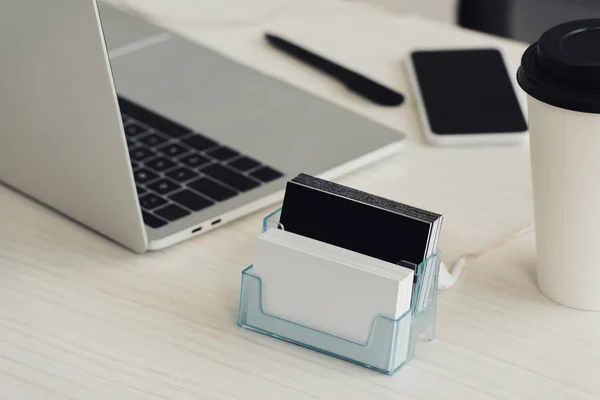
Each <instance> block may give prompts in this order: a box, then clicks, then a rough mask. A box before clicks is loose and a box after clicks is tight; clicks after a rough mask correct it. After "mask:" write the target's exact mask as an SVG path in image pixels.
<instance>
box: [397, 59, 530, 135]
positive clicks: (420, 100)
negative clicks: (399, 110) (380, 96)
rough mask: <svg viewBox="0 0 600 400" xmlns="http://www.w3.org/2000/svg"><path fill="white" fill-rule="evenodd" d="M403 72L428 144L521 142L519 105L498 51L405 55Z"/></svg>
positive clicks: (523, 131) (523, 126)
mask: <svg viewBox="0 0 600 400" xmlns="http://www.w3.org/2000/svg"><path fill="white" fill-rule="evenodd" d="M408 73H409V79H410V80H411V83H412V86H413V90H414V94H415V96H416V100H417V106H418V108H419V114H420V116H421V121H422V125H423V130H424V133H425V138H426V139H427V141H428V142H429V143H431V144H434V145H439V146H457V145H458V146H460V145H486V144H492V145H493V144H517V143H523V142H524V141H526V140H527V122H526V120H525V115H524V112H523V109H524V105H523V104H522V103H521V101H520V100H519V98H518V96H517V92H516V90H517V89H516V86H515V79H512V78H511V76H510V75H509V73H508V69H507V68H506V64H505V62H504V58H503V57H502V53H501V52H500V51H499V50H497V49H470V50H468V49H465V50H436V51H430V50H427V51H415V52H412V53H411V54H410V56H409V57H408Z"/></svg>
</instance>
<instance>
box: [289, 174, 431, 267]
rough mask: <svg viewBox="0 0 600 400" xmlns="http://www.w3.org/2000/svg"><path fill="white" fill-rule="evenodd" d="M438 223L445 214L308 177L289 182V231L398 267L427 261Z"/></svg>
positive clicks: (299, 177) (301, 175)
mask: <svg viewBox="0 0 600 400" xmlns="http://www.w3.org/2000/svg"><path fill="white" fill-rule="evenodd" d="M438 221H441V215H439V214H435V213H431V212H428V211H425V210H420V209H417V208H414V207H410V206H407V205H405V204H402V203H398V202H395V201H392V200H389V199H385V198H382V197H379V196H374V195H372V194H369V193H365V192H361V191H359V190H356V189H352V188H349V187H346V186H342V185H339V184H336V183H333V182H329V181H325V180H322V179H318V178H314V177H312V176H309V175H305V174H300V175H298V176H297V177H296V178H294V179H293V180H291V181H290V182H288V184H287V187H286V192H285V198H284V202H283V208H282V212H281V218H280V223H281V224H282V225H283V229H284V230H286V231H289V232H292V233H296V234H299V235H302V236H306V237H310V238H312V239H315V240H319V241H322V242H326V243H329V244H332V245H335V246H339V247H343V248H345V249H348V250H352V251H356V252H358V253H362V254H366V255H368V256H371V257H375V258H378V259H381V260H385V261H389V262H391V263H394V264H398V263H399V262H400V261H403V260H404V261H409V262H412V263H414V264H419V263H420V262H421V261H423V260H424V259H425V258H427V257H428V256H429V255H430V254H429V253H431V252H432V249H433V250H435V246H434V245H433V246H432V243H431V241H432V240H435V239H436V237H437V235H436V233H437V229H439V227H435V226H434V225H436V224H438ZM434 228H435V229H434Z"/></svg>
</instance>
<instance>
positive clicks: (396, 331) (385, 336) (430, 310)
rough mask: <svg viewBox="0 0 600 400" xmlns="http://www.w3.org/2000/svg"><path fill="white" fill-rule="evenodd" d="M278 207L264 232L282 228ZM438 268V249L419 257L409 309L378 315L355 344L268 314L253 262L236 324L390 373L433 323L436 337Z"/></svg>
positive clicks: (431, 330) (244, 278)
mask: <svg viewBox="0 0 600 400" xmlns="http://www.w3.org/2000/svg"><path fill="white" fill-rule="evenodd" d="M280 212H281V210H277V211H275V212H274V213H272V214H270V215H268V216H267V217H266V218H265V219H264V221H263V232H264V231H266V230H267V229H268V228H271V227H276V228H279V229H282V226H280V224H279V216H280ZM439 267H440V254H439V252H438V253H436V254H434V255H432V256H431V257H429V258H428V259H426V260H424V261H423V262H421V264H419V265H418V266H417V268H416V271H415V275H416V279H415V283H414V286H413V297H412V303H411V308H410V310H409V311H407V312H406V313H405V314H404V315H402V316H401V317H400V318H398V319H391V318H388V317H386V316H377V317H376V318H375V319H374V321H373V324H372V325H371V331H370V334H369V338H368V340H367V342H366V343H357V342H354V341H351V340H348V339H344V338H341V337H338V336H335V335H332V334H330V333H327V332H323V331H319V330H316V329H313V328H309V327H307V326H303V325H300V324H297V323H295V322H291V321H287V320H285V319H282V318H279V317H277V316H273V315H269V314H267V313H265V312H264V311H263V308H262V281H261V279H260V278H259V277H257V276H255V275H253V274H252V266H249V267H248V268H246V269H245V270H244V271H243V272H242V287H241V294H240V309H239V315H238V325H239V326H240V327H242V328H246V329H249V330H252V331H256V332H260V333H263V334H265V335H268V336H271V337H274V338H277V339H281V340H285V341H287V342H290V343H294V344H297V345H300V346H302V347H306V348H309V349H312V350H316V351H319V352H321V353H325V354H328V355H331V356H334V357H338V358H341V359H343V360H347V361H350V362H353V363H356V364H359V365H362V366H364V367H367V368H371V369H374V370H376V371H379V372H382V373H385V374H388V375H392V374H393V373H394V372H396V371H397V370H399V369H400V368H402V367H403V366H404V365H406V364H407V363H408V362H409V361H410V360H411V359H412V358H413V357H414V354H415V347H416V343H417V340H418V337H419V335H420V334H421V333H423V332H424V331H425V330H427V329H428V328H429V340H433V339H434V338H435V320H436V307H437V286H438V274H439ZM315 279H317V278H315Z"/></svg>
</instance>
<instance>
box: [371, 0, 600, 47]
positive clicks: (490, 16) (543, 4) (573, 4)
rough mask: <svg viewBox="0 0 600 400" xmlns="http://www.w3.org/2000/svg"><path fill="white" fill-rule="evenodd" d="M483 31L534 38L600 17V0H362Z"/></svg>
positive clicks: (525, 39)
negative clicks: (554, 28) (577, 21)
mask: <svg viewBox="0 0 600 400" xmlns="http://www.w3.org/2000/svg"><path fill="white" fill-rule="evenodd" d="M361 1H366V2H371V3H377V4H380V5H384V6H385V7H390V8H393V9H396V10H399V11H405V12H414V13H417V14H420V15H423V16H426V17H429V18H434V19H437V20H439V21H444V22H450V23H455V24H458V25H461V26H463V27H466V28H470V29H475V30H479V31H482V32H486V33H490V34H494V35H499V36H504V37H508V38H511V39H517V40H521V41H525V42H529V43H531V42H534V41H536V40H537V39H538V38H539V36H540V35H541V34H542V33H543V32H544V31H545V30H547V29H548V28H550V27H552V26H554V25H557V24H559V23H562V22H566V21H571V20H575V19H583V18H600V0H361Z"/></svg>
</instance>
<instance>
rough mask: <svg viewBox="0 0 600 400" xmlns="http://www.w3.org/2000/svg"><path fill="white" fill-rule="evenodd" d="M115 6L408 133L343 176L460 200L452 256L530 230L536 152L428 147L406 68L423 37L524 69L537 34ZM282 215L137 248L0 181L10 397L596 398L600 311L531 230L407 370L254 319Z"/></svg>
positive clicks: (2, 337)
mask: <svg viewBox="0 0 600 400" xmlns="http://www.w3.org/2000/svg"><path fill="white" fill-rule="evenodd" d="M114 2H116V3H118V4H121V5H122V6H125V7H127V8H131V9H132V10H133V11H135V12H139V13H141V14H143V15H144V16H146V17H147V18H150V19H152V20H154V21H156V22H158V23H161V24H164V25H165V26H168V27H169V28H171V29H173V30H176V31H177V32H179V33H182V34H184V35H186V36H189V37H192V38H193V39H195V40H198V41H200V42H202V43H204V44H206V45H209V46H211V47H213V48H215V49H217V50H218V51H220V52H223V53H224V54H227V55H228V56H230V57H231V58H233V59H236V60H238V61H241V62H243V63H246V64H248V65H250V66H252V67H254V68H258V69H260V70H262V71H264V72H266V73H269V74H272V75H273V76H276V77H278V78H280V79H283V80H285V81H288V82H289V83H291V84H293V85H297V86H300V87H302V88H304V89H306V90H310V91H312V92H314V93H316V94H318V95H320V96H322V97H324V98H327V99H329V100H331V101H333V102H336V103H338V104H341V105H342V106H344V107H348V108H350V109H352V110H354V111H355V112H357V113H360V114H363V115H366V116H367V117H369V118H372V119H374V120H376V121H379V122H381V123H383V124H386V125H389V126H392V127H395V128H397V129H399V130H401V131H403V132H405V133H406V134H408V136H409V138H410V143H409V145H408V146H407V148H406V150H405V151H404V152H403V153H402V154H400V155H398V156H397V157H394V158H392V159H389V160H386V161H383V162H381V163H378V164H376V165H373V166H371V167H368V168H366V169H364V170H362V171H359V172H357V173H354V174H352V175H350V176H347V177H344V178H343V179H340V182H342V183H344V184H347V185H351V186H354V187H357V188H360V189H363V190H367V191H371V192H373V193H376V194H379V195H383V196H387V197H390V198H393V199H397V200H400V201H403V202H407V203H411V204H414V205H417V206H421V207H424V208H429V209H432V210H434V211H438V212H441V213H443V214H445V216H446V220H445V226H444V232H443V237H442V240H441V249H442V251H443V253H444V258H445V260H446V261H447V262H450V263H451V262H452V261H453V260H455V259H456V258H457V257H459V256H460V255H462V254H465V253H471V252H480V251H481V250H482V249H485V248H487V247H488V246H490V245H491V244H494V243H498V242H499V241H501V240H502V239H503V238H506V237H507V236H510V235H511V233H513V232H515V231H519V230H521V229H523V228H527V227H528V226H530V225H531V222H532V212H531V200H530V195H531V187H530V173H529V157H528V148H527V147H526V146H525V147H521V148H489V149H467V148H458V149H448V148H432V147H429V146H426V145H425V144H424V143H423V141H422V140H421V135H420V126H419V123H418V119H417V115H416V113H415V105H414V98H413V96H412V95H411V92H410V89H409V87H408V84H407V81H406V78H405V74H404V67H403V61H404V58H405V57H406V55H407V53H408V52H409V50H410V49H413V48H436V47H444V48H446V47H481V46H499V47H501V48H502V49H503V50H504V51H505V54H506V57H507V62H508V64H509V65H510V68H511V70H512V71H513V72H514V71H516V67H517V66H518V62H519V59H520V55H521V52H522V51H523V49H524V45H522V44H520V43H515V42H509V41H505V40H501V39H497V38H492V37H489V36H485V35H480V34H476V33H472V32H468V31H464V30H461V29H458V28H455V27H451V26H445V25H442V24H439V23H435V22H431V21H427V20H423V19H421V18H418V17H415V16H411V15H400V14H396V13H393V12H389V11H386V10H383V9H381V8H376V7H373V6H370V5H363V4H358V3H356V2H350V1H337V0H303V1H293V0H260V1H258V0H255V1H253V2H248V1H244V0H220V1H202V2H201V1H198V0H170V1H156V0H154V1H153V0H135V1H134V0H129V1H127V2H123V1H116V0H115V1H114ZM267 29H269V30H271V31H273V32H277V33H280V34H282V35H285V36H288V37H290V38H293V39H294V40H296V41H298V42H299V43H302V44H305V45H306V46H310V47H311V48H313V49H315V50H317V51H319V52H322V53H323V54H326V55H328V56H329V57H331V58H333V59H335V60H337V61H339V62H340V63H342V64H345V65H348V66H351V67H352V68H354V69H356V70H358V71H360V72H363V73H365V74H367V75H369V76H372V77H373V78H376V79H378V80H380V81H381V82H383V83H386V84H388V85H390V86H393V87H395V88H397V89H398V90H400V91H403V92H404V93H405V94H406V95H407V102H406V103H405V104H404V105H403V106H402V107H401V108H398V109H394V108H392V109H386V108H380V107H377V106H374V105H371V104H368V103H366V102H365V101H363V100H361V99H359V98H356V97H354V96H353V95H351V94H349V93H348V92H346V91H345V90H344V89H343V88H341V87H340V86H338V85H337V84H336V83H334V82H332V81H330V80H329V79H327V78H326V77H323V76H322V75H320V74H319V73H317V72H315V71H313V70H311V69H309V68H306V67H305V66H303V65H300V64H298V63H297V62H295V61H292V60H290V59H289V58H287V57H286V56H284V55H282V54H280V53H278V52H275V51H273V50H272V49H270V48H269V47H267V46H266V45H265V44H264V42H263V41H262V39H261V35H262V33H263V32H264V31H265V30H267ZM273 208H275V207H272V208H271V209H273ZM268 211H270V209H269V210H264V211H263V212H260V213H256V214H254V215H251V216H248V217H246V218H243V219H241V220H239V221H238V222H235V223H232V224H229V225H227V226H224V227H223V228H221V229H219V230H216V231H214V232H212V233H210V234H207V235H205V236H201V237H198V238H196V239H193V240H190V241H187V242H185V243H182V244H180V245H177V246H175V247H173V248H170V249H167V250H164V251H161V252H156V253H150V254H145V255H135V254H133V253H131V252H129V251H127V250H125V249H124V248H122V247H120V246H118V245H116V244H114V243H112V242H110V241H108V240H106V239H104V238H102V237H99V236H97V235H96V234H94V233H92V232H91V231H89V230H87V229H85V228H83V227H81V226H79V225H77V224H74V223H73V222H71V221H69V220H66V219H64V218H62V217H60V216H59V215H56V214H54V213H52V212H51V211H49V210H47V209H46V208H44V207H43V206H40V205H38V204H36V203H34V202H32V201H30V200H27V199H25V198H23V197H21V196H20V195H18V194H16V193H14V192H12V191H10V190H9V189H7V188H4V187H0V221H1V222H0V399H18V400H25V399H36V400H37V399H46V400H50V399H86V400H92V399H128V400H135V399H286V400H287V399H344V400H349V399H367V398H368V399H375V398H377V399H379V398H380V399H465V398H466V399H487V398H502V399H511V400H513V399H526V398H527V399H530V398H539V399H548V398H549V399H597V398H598V397H599V396H600V346H599V343H600V314H598V313H592V312H581V311H575V310H569V309H566V308H563V307H560V306H557V305H556V304H554V303H552V302H551V301H549V300H547V299H546V298H545V297H543V296H542V295H541V294H540V293H539V291H538V290H537V288H536V285H535V250H534V241H533V232H532V231H531V230H529V231H527V232H526V233H525V234H523V235H520V236H518V237H515V238H513V239H512V240H509V241H507V242H506V243H504V244H502V245H501V246H497V247H495V248H493V249H490V250H487V251H483V254H482V255H480V256H479V257H477V258H473V259H470V260H469V262H468V264H467V266H466V268H465V271H464V274H463V276H462V278H461V280H460V282H459V283H458V285H457V286H456V287H454V288H453V289H451V290H448V291H445V292H442V293H441V294H440V300H439V313H438V315H439V320H438V329H437V331H438V337H437V340H435V341H434V342H432V343H427V342H423V343H422V344H421V345H420V346H419V347H418V348H417V353H416V358H415V359H414V360H413V361H412V362H411V363H410V364H409V366H407V367H406V368H405V369H403V370H402V371H400V372H399V373H397V374H396V375H395V376H393V377H388V376H384V375H380V374H378V373H375V372H372V371H369V370H366V369H364V368H361V367H358V366H355V365H353V364H350V363H347V362H343V361H340V360H337V359H334V358H331V357H327V356H325V355H322V354H318V353H316V352H312V351H308V350H306V349H303V348H300V347H297V346H293V345H290V344H287V343H284V342H281V341H277V340H274V339H271V338H268V337H266V336H262V335H259V334H257V333H252V332H248V331H245V330H242V329H240V328H238V327H237V326H236V323H235V322H236V315H237V306H238V298H239V284H240V272H241V270H242V269H243V268H244V267H245V266H247V265H248V264H250V263H251V261H252V254H253V245H254V237H255V236H256V235H257V234H258V232H259V229H260V221H261V218H262V216H263V215H265V214H266V213H267V212H268Z"/></svg>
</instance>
